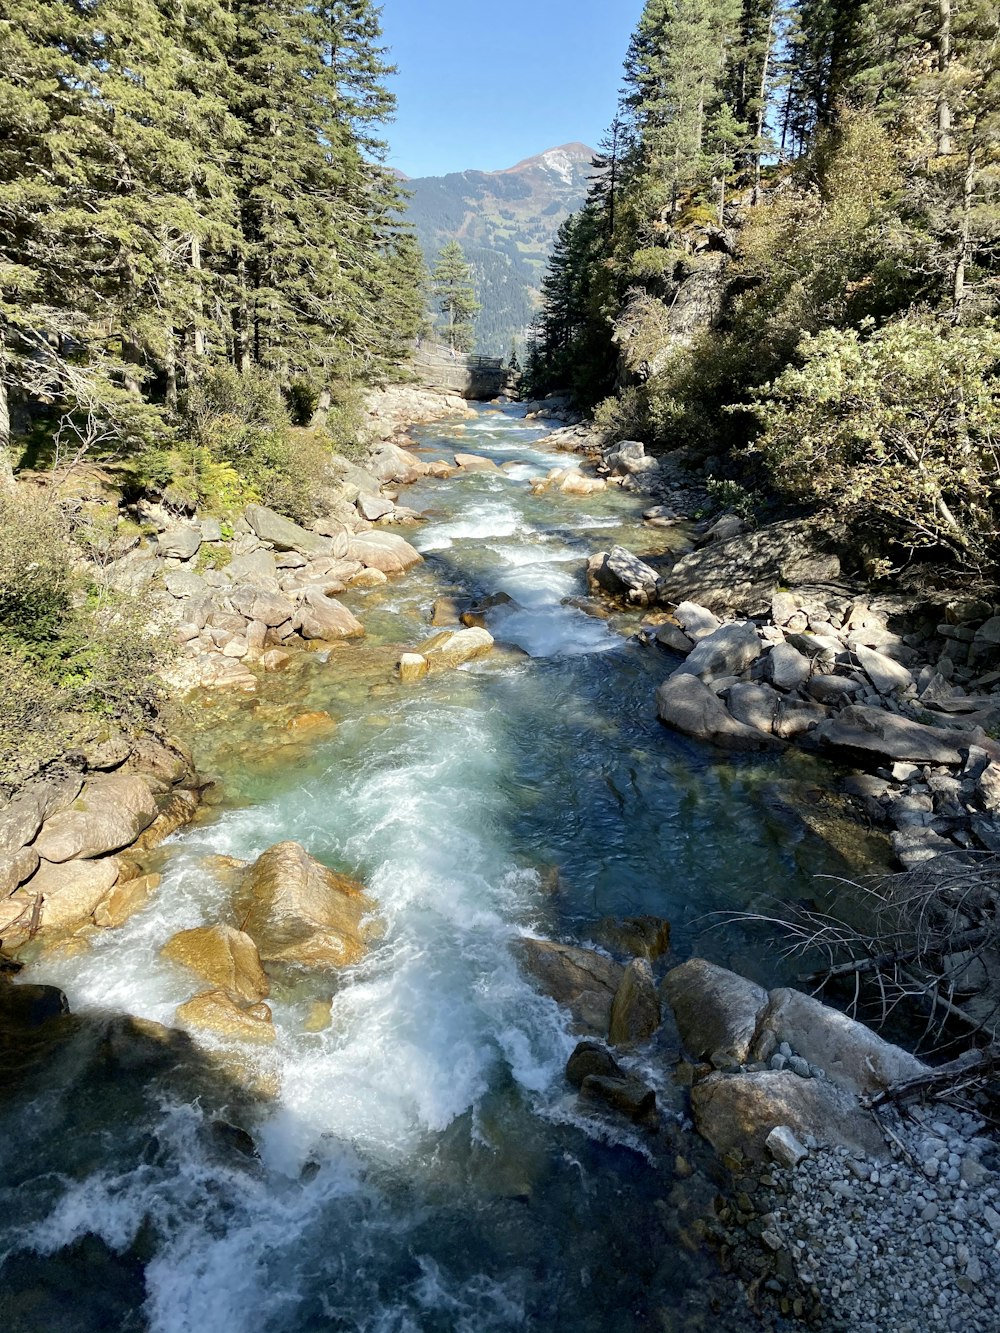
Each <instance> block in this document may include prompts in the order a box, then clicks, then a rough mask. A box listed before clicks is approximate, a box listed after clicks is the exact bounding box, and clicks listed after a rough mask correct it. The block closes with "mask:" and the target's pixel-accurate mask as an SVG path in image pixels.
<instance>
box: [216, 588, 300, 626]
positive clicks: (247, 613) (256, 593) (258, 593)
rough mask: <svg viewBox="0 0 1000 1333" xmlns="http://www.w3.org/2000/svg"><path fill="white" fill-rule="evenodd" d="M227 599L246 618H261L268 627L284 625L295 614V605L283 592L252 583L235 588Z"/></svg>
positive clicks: (262, 622)
mask: <svg viewBox="0 0 1000 1333" xmlns="http://www.w3.org/2000/svg"><path fill="white" fill-rule="evenodd" d="M227 600H228V601H229V603H230V604H231V605H232V607H233V609H234V610H235V611H238V612H239V614H240V615H241V616H243V618H244V619H245V620H259V621H260V622H261V624H263V625H266V626H267V627H268V629H273V628H275V627H277V626H278V625H283V624H284V623H285V621H286V620H291V619H292V617H293V616H294V615H295V607H294V605H293V604H292V602H291V601H290V600H289V598H287V597H285V596H284V595H283V594H282V593H280V592H274V591H272V590H271V589H269V588H263V587H254V586H253V585H251V584H243V585H241V586H240V587H237V588H233V589H232V591H231V592H229V593H228V594H227Z"/></svg>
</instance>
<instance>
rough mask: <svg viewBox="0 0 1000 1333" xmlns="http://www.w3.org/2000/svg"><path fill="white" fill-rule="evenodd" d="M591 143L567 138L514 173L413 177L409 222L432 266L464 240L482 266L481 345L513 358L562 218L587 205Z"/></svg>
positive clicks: (478, 275)
mask: <svg viewBox="0 0 1000 1333" xmlns="http://www.w3.org/2000/svg"><path fill="white" fill-rule="evenodd" d="M592 156H593V153H592V151H591V149H589V148H587V147H585V145H583V144H576V143H574V144H565V145H564V146H563V147H561V148H550V149H548V150H547V151H546V152H544V153H539V154H538V155H537V156H536V157H529V158H527V159H526V160H525V161H523V162H519V163H518V164H517V165H516V166H514V167H510V168H508V170H506V171H456V172H452V173H450V174H449V175H447V176H425V177H421V178H418V179H416V180H410V181H407V182H406V189H407V193H408V195H409V202H408V214H407V216H408V220H409V221H410V222H411V223H412V224H413V227H414V230H415V232H416V235H417V237H418V239H419V241H420V244H421V246H422V248H423V252H424V255H425V258H426V260H427V263H428V266H432V265H433V263H434V260H435V257H436V255H437V253H438V251H439V250H440V249H441V248H442V247H443V246H444V245H445V244H447V243H448V242H449V241H458V242H459V243H460V244H461V246H462V250H463V252H464V254H465V257H466V259H467V260H468V261H469V263H470V264H471V265H472V266H473V269H474V272H475V284H476V295H477V298H478V300H479V302H480V304H481V306H482V309H481V310H480V312H479V315H478V317H477V319H476V348H477V350H478V351H479V352H481V353H482V354H483V355H487V356H506V354H507V353H508V351H509V350H510V345H511V339H512V338H514V337H515V336H516V337H518V338H520V337H521V336H522V335H523V332H524V330H525V329H526V328H527V326H528V325H529V324H530V323H531V320H532V319H533V317H534V315H535V313H536V310H537V306H538V294H539V287H540V284H541V278H542V274H543V272H544V269H545V265H546V263H547V261H548V258H549V255H550V253H551V251H552V244H553V241H554V240H555V237H556V233H557V231H558V228H559V226H560V224H561V223H562V222H563V221H564V220H565V218H566V217H567V216H568V214H570V213H571V212H572V211H573V210H574V209H577V208H579V207H580V205H581V204H582V203H583V202H584V199H585V198H586V193H587V184H588V181H589V179H590V177H591V175H592V174H593V172H592V170H591V165H590V164H591V159H592Z"/></svg>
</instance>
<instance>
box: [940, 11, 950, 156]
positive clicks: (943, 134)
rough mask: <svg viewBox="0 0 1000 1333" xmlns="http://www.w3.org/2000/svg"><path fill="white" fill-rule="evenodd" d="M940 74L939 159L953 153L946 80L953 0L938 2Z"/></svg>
mask: <svg viewBox="0 0 1000 1333" xmlns="http://www.w3.org/2000/svg"><path fill="white" fill-rule="evenodd" d="M938 15H939V25H938V73H939V74H940V76H941V87H940V88H939V90H938V103H937V150H938V156H939V157H947V156H948V155H949V154H950V153H951V102H950V101H949V100H948V89H947V86H946V79H947V76H948V66H949V65H950V64H951V0H938Z"/></svg>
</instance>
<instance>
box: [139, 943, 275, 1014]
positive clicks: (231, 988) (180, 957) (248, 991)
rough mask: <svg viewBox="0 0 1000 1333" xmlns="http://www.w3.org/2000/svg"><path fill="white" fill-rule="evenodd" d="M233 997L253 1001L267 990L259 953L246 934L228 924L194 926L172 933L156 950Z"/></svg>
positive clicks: (263, 997)
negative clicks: (193, 927)
mask: <svg viewBox="0 0 1000 1333" xmlns="http://www.w3.org/2000/svg"><path fill="white" fill-rule="evenodd" d="M160 952H161V953H162V955H163V957H164V958H168V959H170V961H171V962H173V963H179V964H180V965H181V966H182V967H186V968H188V969H190V971H192V972H194V973H195V974H196V975H197V976H199V977H201V978H202V980H204V981H209V982H211V983H212V984H213V985H214V986H217V987H219V988H220V989H222V990H224V991H226V993H227V994H228V995H231V996H232V997H233V999H235V1000H243V1001H246V1002H247V1003H249V1004H256V1003H257V1001H258V1000H263V999H266V997H267V995H268V993H269V992H270V983H269V982H268V979H267V974H266V973H265V971H264V969H263V968H262V967H261V965H260V954H259V953H258V952H257V946H256V944H254V942H253V940H252V939H251V938H250V936H249V935H247V934H245V933H244V932H243V931H241V930H235V929H234V928H233V927H232V926H226V925H215V926H198V927H196V928H195V929H194V930H182V931H180V933H179V934H177V935H173V936H172V937H171V938H170V939H169V940H168V941H167V942H166V944H165V945H164V946H163V948H162V949H161V950H160Z"/></svg>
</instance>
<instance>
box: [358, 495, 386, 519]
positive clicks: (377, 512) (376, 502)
mask: <svg viewBox="0 0 1000 1333" xmlns="http://www.w3.org/2000/svg"><path fill="white" fill-rule="evenodd" d="M357 503H358V513H359V514H360V515H361V517H362V518H366V519H367V520H368V522H369V523H375V522H377V520H378V519H380V518H385V517H386V516H387V515H388V514H391V513H392V511H393V510H394V509H395V508H396V506H395V505H394V504H393V502H392V501H391V500H387V499H386V497H385V496H384V495H371V494H366V493H365V492H362V493H361V494H360V495H359V496H358V501H357Z"/></svg>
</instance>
